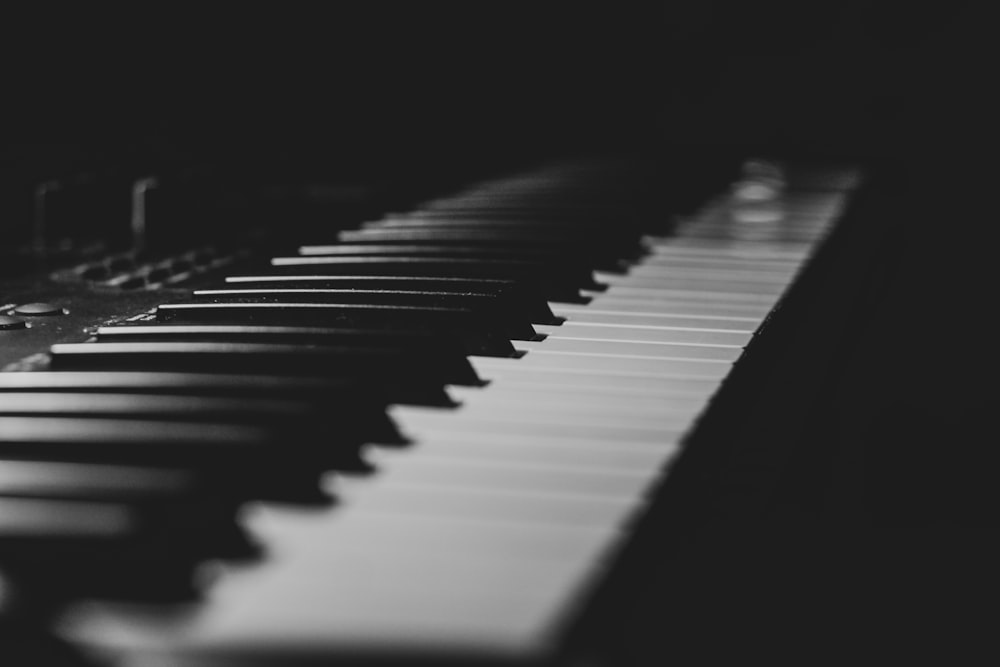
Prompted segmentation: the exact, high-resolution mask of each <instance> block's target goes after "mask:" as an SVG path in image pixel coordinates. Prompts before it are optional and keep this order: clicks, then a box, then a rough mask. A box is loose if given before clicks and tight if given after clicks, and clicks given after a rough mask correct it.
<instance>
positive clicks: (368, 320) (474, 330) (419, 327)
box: [156, 302, 516, 357]
mask: <svg viewBox="0 0 1000 667" xmlns="http://www.w3.org/2000/svg"><path fill="white" fill-rule="evenodd" d="M156 315H157V320H158V321H160V322H171V323H182V322H187V323H196V324H253V325H281V326H299V325H302V326H327V327H336V328H343V329H388V330H390V331H424V332H433V333H439V332H440V333H444V334H446V335H449V336H457V337H458V338H460V339H461V340H462V344H463V345H464V346H465V350H466V352H467V353H468V354H482V355H488V356H501V357H510V356H515V355H516V352H515V350H514V347H513V345H511V343H510V339H509V338H508V337H507V336H506V334H504V333H503V332H502V330H501V329H500V328H499V327H498V325H497V324H496V323H495V322H487V321H485V320H484V318H483V316H482V314H481V313H476V312H475V311H472V310H469V309H462V308H418V307H412V306H380V305H362V304H359V305H339V304H325V303H240V302H228V303H169V304H163V305H161V306H159V307H158V308H157V311H156Z"/></svg>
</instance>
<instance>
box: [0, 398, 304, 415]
mask: <svg viewBox="0 0 1000 667" xmlns="http://www.w3.org/2000/svg"><path fill="white" fill-rule="evenodd" d="M309 413H310V410H309V408H308V406H306V405H304V404H302V403H300V402H297V401H290V400H278V399H260V398H247V397H241V398H222V397H218V396H176V395H170V394H125V393H94V392H79V393H71V392H40V391H32V392H19V393H18V392H4V394H3V398H2V400H0V415H9V416H16V415H22V416H28V415H51V416H67V415H69V416H77V417H84V416H87V417H89V416H94V417H102V416H103V417H112V416H114V417H122V418H132V419H139V418H145V417H149V418H154V419H182V420H185V421H199V420H208V421H233V422H246V421H250V422H259V421H264V422H267V421H273V420H279V419H296V418H298V419H304V418H306V417H307V416H308V415H309Z"/></svg>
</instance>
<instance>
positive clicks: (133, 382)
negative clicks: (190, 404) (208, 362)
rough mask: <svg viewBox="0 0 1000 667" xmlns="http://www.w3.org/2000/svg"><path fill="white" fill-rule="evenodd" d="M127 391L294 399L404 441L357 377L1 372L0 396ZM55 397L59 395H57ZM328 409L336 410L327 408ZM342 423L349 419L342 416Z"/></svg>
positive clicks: (380, 398)
mask: <svg viewBox="0 0 1000 667" xmlns="http://www.w3.org/2000/svg"><path fill="white" fill-rule="evenodd" d="M12 392H13V393H21V394H23V393H27V392H41V393H45V394H50V395H51V394H56V393H61V392H65V393H75V394H80V393H95V394H103V393H128V394H129V395H131V396H145V395H156V396H164V395H169V396H182V397H192V398H195V399H201V398H219V397H221V398H225V399H237V398H249V399H252V400H261V399H280V400H282V401H291V400H294V401H297V402H299V403H302V404H303V405H308V406H310V408H311V409H315V410H317V411H319V412H320V413H321V414H340V415H349V416H350V417H351V419H350V420H349V423H352V424H355V423H356V424H358V428H359V429H363V432H364V433H369V434H370V440H371V441H372V442H379V443H387V444H389V443H398V442H400V441H401V440H402V437H401V436H400V435H399V433H398V431H397V430H396V428H395V426H394V425H393V423H392V422H391V420H390V419H389V418H388V416H387V415H386V413H385V407H386V405H388V403H389V400H388V397H387V396H386V395H385V392H384V391H382V390H379V389H377V388H376V387H374V386H373V385H372V384H370V383H367V384H366V383H363V382H359V381H358V380H356V379H349V378H342V379H340V380H337V379H327V378H311V377H303V376H299V377H295V376H279V375H254V374H246V375H243V374H240V375H237V374H222V373H219V374H212V373H171V372H152V371H150V372H143V371H96V372H86V371H79V372H76V371H59V372H50V371H38V372H32V373H0V401H3V396H5V395H7V394H9V393H12ZM52 400H53V401H57V400H59V399H58V397H57V396H53V397H52ZM428 401H429V403H430V404H432V405H451V404H452V402H451V400H450V399H449V398H448V396H447V395H446V394H444V392H443V391H439V392H437V393H436V394H435V395H433V396H431V397H430V398H429V399H428ZM331 410H334V411H335V412H333V413H331ZM345 423H347V421H346V418H345Z"/></svg>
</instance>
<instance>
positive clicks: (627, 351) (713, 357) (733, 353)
mask: <svg viewBox="0 0 1000 667" xmlns="http://www.w3.org/2000/svg"><path fill="white" fill-rule="evenodd" d="M539 333H541V332H539ZM515 348H516V349H519V350H531V351H533V352H537V353H540V354H544V353H548V352H560V353H568V354H597V355H601V354H606V355H612V356H616V355H624V356H638V357H653V358H657V359H695V360H697V359H700V360H705V361H736V360H737V359H738V358H739V356H740V354H741V353H742V352H743V350H742V348H740V347H738V346H735V345H731V346H730V345H725V346H724V345H696V344H674V343H670V342H661V341H637V340H599V339H594V338H567V337H552V338H550V339H549V340H545V341H518V342H517V343H516V344H515Z"/></svg>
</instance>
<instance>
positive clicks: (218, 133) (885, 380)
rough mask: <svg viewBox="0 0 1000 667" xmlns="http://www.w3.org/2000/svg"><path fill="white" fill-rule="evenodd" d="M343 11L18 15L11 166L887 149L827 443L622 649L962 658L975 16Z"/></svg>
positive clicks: (987, 440)
mask: <svg viewBox="0 0 1000 667" xmlns="http://www.w3.org/2000/svg"><path fill="white" fill-rule="evenodd" d="M326 4H327V5H328V6H323V7H321V6H319V4H318V3H316V4H313V3H308V4H307V3H295V4H290V3H286V4H282V5H280V6H279V5H277V4H273V5H269V6H266V7H265V8H263V9H261V8H248V6H239V5H235V4H234V5H232V6H231V7H228V8H226V9H222V8H220V7H216V6H213V7H212V8H211V9H205V8H204V7H194V6H188V5H183V6H181V5H179V6H176V7H175V6H171V5H165V4H164V5H159V6H146V7H143V9H142V10H141V11H140V10H136V9H135V7H134V6H132V5H121V6H114V7H111V6H93V5H87V6H86V7H85V8H83V9H79V8H78V9H73V10H66V9H65V8H63V7H59V8H58V9H57V8H55V7H51V8H44V7H43V8H42V12H41V13H39V14H34V15H32V16H30V17H28V16H25V17H21V16H14V15H12V14H13V13H12V12H9V13H8V16H7V17H6V20H5V21H3V28H2V32H3V35H2V36H3V39H2V40H0V58H2V61H0V63H2V64H0V74H2V77H3V78H2V81H0V93H2V106H3V109H2V111H3V114H2V115H3V116H5V117H6V120H4V121H3V124H2V128H3V129H2V130H0V142H2V143H0V156H2V159H3V161H4V165H5V169H6V171H5V172H4V173H5V174H8V175H10V174H14V175H16V176H17V177H22V176H23V175H24V174H25V173H30V174H36V173H37V174H44V173H45V172H46V170H49V169H57V170H58V169H59V168H61V167H59V165H62V164H65V163H67V162H72V161H73V160H74V159H77V158H76V157H74V156H79V155H83V156H89V155H91V154H93V153H101V154H106V155H109V156H110V158H109V159H114V156H116V155H124V156H130V157H129V159H139V160H143V159H148V160H150V161H151V162H153V163H155V162H156V161H157V160H171V159H176V160H177V161H181V162H182V161H184V160H187V159H197V158H209V159H218V160H222V161H228V162H229V163H232V164H239V165H242V167H244V168H249V169H251V170H253V169H262V170H267V169H275V165H278V167H277V168H278V170H279V171H280V170H281V169H285V170H291V171H294V170H298V169H301V170H303V171H305V172H321V173H325V174H327V175H333V176H334V177H340V176H343V177H347V178H350V179H357V178H359V177H360V178H361V179H362V180H364V179H365V178H382V177H384V176H385V175H386V174H390V175H391V176H392V178H394V179H397V180H401V181H405V180H407V179H410V178H412V179H421V178H426V177H428V175H429V174H431V175H433V174H434V173H435V172H448V173H454V172H456V171H458V172H461V171H462V170H465V169H467V170H469V171H470V172H473V171H476V170H478V169H486V168H489V166H490V165H495V164H503V163H505V162H516V161H524V160H528V159H532V158H536V157H543V156H546V155H551V154H557V153H563V152H584V151H594V150H618V151H622V150H624V151H639V152H652V153H657V154H668V155H669V154H671V152H677V153H685V152H694V153H698V152H699V151H702V152H704V153H711V152H712V151H716V150H721V151H724V152H736V153H740V152H749V153H763V154H773V155H799V156H807V157H808V156H811V157H818V158H848V159H856V160H860V161H861V162H862V163H865V164H869V165H871V166H872V167H873V168H874V169H875V171H876V172H878V173H884V174H887V175H888V176H889V182H890V183H891V189H892V197H891V200H892V202H893V206H892V207H889V209H888V210H887V213H886V214H885V219H884V220H881V221H876V222H875V223H873V224H880V225H884V226H888V227H889V228H891V232H892V233H891V234H890V235H888V238H890V239H891V242H889V243H888V244H886V245H885V246H884V247H880V248H879V251H878V252H879V253H881V254H880V256H879V258H878V260H877V262H876V263H877V265H879V266H880V267H881V268H880V270H879V271H877V272H876V273H875V276H874V281H873V282H872V284H871V286H870V287H869V288H868V289H867V290H866V291H865V293H864V295H863V298H862V299H860V301H859V304H858V307H857V308H856V309H854V310H852V313H854V317H855V319H852V320H851V322H850V327H851V331H852V335H851V336H850V337H849V340H848V341H847V342H845V343H844V348H843V349H842V350H839V351H838V354H840V355H841V359H842V364H841V365H840V372H839V373H838V374H837V375H836V377H833V378H823V380H824V381H826V382H829V383H831V385H830V386H831V387H832V390H831V393H829V394H828V396H829V400H830V401H831V407H830V410H829V411H828V412H827V419H828V420H829V422H828V424H827V427H826V437H824V438H822V439H821V442H818V443H811V442H803V443H802V444H803V447H804V448H809V447H813V448H814V449H816V448H817V447H818V448H820V449H821V451H820V454H819V455H817V456H813V457H805V460H804V461H803V462H800V464H799V465H800V467H799V468H796V469H794V470H792V471H791V472H790V473H789V477H788V479H786V480H785V485H784V489H783V491H782V492H781V493H782V495H781V498H779V499H776V500H775V502H774V503H773V507H772V511H770V512H769V513H768V514H767V515H766V516H764V517H762V518H759V519H758V520H755V521H754V522H753V523H752V524H745V525H741V526H738V527H737V528H736V529H733V530H732V531H731V532H730V533H729V534H728V535H725V536H723V537H721V538H718V539H719V541H717V542H716V541H713V542H710V543H709V542H706V543H704V544H697V543H696V544H695V545H694V546H692V547H691V549H690V550H689V551H688V552H687V553H686V554H685V555H683V556H682V557H681V558H680V560H679V561H678V562H677V563H671V564H670V565H671V566H676V567H680V568H681V570H680V572H681V575H680V576H674V575H671V576H670V577H669V581H667V582H666V583H665V584H664V585H665V586H666V589H667V590H668V591H669V595H668V596H667V597H668V598H669V599H668V600H666V601H665V602H666V603H667V605H668V609H669V610H668V611H664V612H663V613H664V616H663V620H662V621H661V620H660V619H659V618H657V617H655V616H654V617H652V618H645V619H643V620H644V622H645V627H642V628H641V631H640V632H639V633H638V636H639V637H640V638H641V641H644V642H646V643H645V644H641V643H640V644H638V645H637V646H636V647H635V650H634V651H633V653H634V655H633V656H632V657H633V658H634V659H635V660H636V661H638V662H642V660H643V657H644V656H649V655H661V654H657V653H648V652H646V651H645V650H644V649H645V648H649V647H651V646H654V645H658V644H657V642H658V641H659V639H658V638H662V637H667V636H669V639H663V643H664V644H667V643H670V642H673V643H674V644H676V645H677V647H678V650H682V649H683V651H684V653H683V655H684V656H685V658H687V661H686V662H687V664H691V663H692V662H703V663H704V664H713V659H716V658H720V657H725V658H733V657H736V656H753V657H765V658H778V657H781V658H791V659H794V660H795V661H797V662H804V663H805V664H826V663H827V662H830V663H833V662H840V663H841V664H842V661H843V660H849V661H850V662H852V663H854V662H860V663H862V664H871V663H873V662H876V661H877V660H885V659H890V660H891V659H892V658H893V657H897V658H898V657H900V656H904V655H905V656H906V657H908V658H910V657H916V656H923V655H931V656H932V657H936V658H938V659H939V660H946V659H950V658H954V657H955V656H957V655H959V654H962V653H965V652H966V651H971V647H972V646H973V643H972V642H973V639H974V637H975V636H977V634H978V633H979V630H981V629H982V623H983V618H984V617H982V616H979V615H978V614H977V613H975V612H974V609H975V608H976V607H977V606H978V604H979V603H986V604H990V603H991V601H990V600H987V599H981V598H984V597H985V593H984V584H983V578H982V573H983V572H985V571H986V569H987V568H986V567H984V565H985V564H986V563H987V556H986V554H987V548H986V544H987V542H988V541H989V540H988V537H989V533H990V532H991V530H992V527H993V524H994V523H995V521H993V520H992V518H993V517H992V516H991V508H992V507H993V506H995V502H993V501H994V500H995V491H994V489H995V487H996V483H995V481H994V480H993V477H994V475H993V471H994V470H995V468H994V467H992V466H991V464H990V462H989V461H988V460H987V457H988V454H989V452H990V448H991V447H992V446H993V445H994V444H995V442H996V423H995V419H994V418H993V416H992V413H993V410H992V407H993V406H992V399H993V397H995V395H996V391H995V388H994V386H993V383H994V381H995V378H996V377H997V372H998V370H1000V363H998V358H997V351H996V350H997V345H996V340H995V339H996V336H995V328H994V324H993V319H995V318H994V316H993V311H994V310H995V308H996V305H995V304H996V296H995V286H996V283H997V281H996V269H995V266H996V262H997V259H996V253H997V247H998V246H997V243H996V241H997V233H996V228H997V221H996V220H995V218H996V203H995V197H994V195H993V193H994V191H995V190H996V185H995V179H994V178H993V172H994V171H995V169H993V167H992V165H993V161H994V159H995V158H994V156H995V154H996V153H995V150H994V143H993V137H992V134H993V127H994V125H995V122H996V121H995V118H997V117H998V116H997V115H996V114H995V108H994V106H993V104H992V101H991V97H992V95H991V93H992V90H991V89H992V88H995V85H996V84H995V72H994V70H995V65H994V64H993V63H994V62H995V59H994V58H992V57H991V56H992V51H993V50H994V49H993V47H992V45H991V42H993V41H995V37H994V36H993V35H991V34H990V31H991V30H992V28H991V26H992V24H991V22H990V21H988V20H987V18H986V16H985V14H986V12H985V10H984V9H981V8H980V7H977V6H973V3H962V2H948V3H942V2H935V3H893V4H888V3H870V2H862V1H859V0H848V1H843V2H819V3H804V2H752V3H751V2H737V1H728V2H667V3H614V4H612V3H606V4H604V5H603V6H600V7H591V6H587V7H584V6H582V5H581V4H572V3H565V4H556V3H490V4H482V3H471V2H470V3H451V4H441V3H433V4H432V3H397V4H386V3H369V4H365V5H364V7H363V8H362V7H359V6H351V7H345V6H342V5H341V4H336V3H326ZM135 156H139V157H135ZM83 159H84V160H85V159H86V157H84V158H83ZM52 165H56V166H52ZM675 572H676V570H675ZM639 625H642V624H639ZM661 633H663V634H662V635H661ZM868 641H874V642H875V643H876V644H877V645H878V647H879V651H880V652H877V653H876V652H872V651H871V650H870V649H869V648H866V645H867V643H868ZM660 646H661V648H664V647H663V646H662V645H660ZM669 649H670V647H669V646H666V647H665V648H664V651H665V653H666V655H668V656H669V655H670V650H669Z"/></svg>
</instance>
